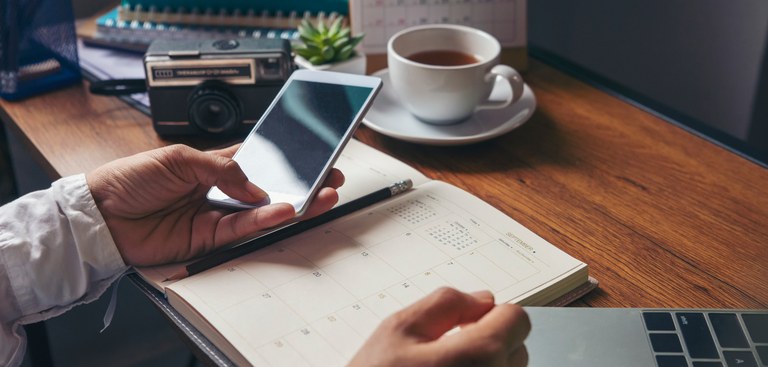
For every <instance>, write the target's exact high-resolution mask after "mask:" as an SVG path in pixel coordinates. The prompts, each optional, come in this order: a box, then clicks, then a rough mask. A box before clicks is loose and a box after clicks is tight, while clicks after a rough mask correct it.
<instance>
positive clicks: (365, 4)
mask: <svg viewBox="0 0 768 367" xmlns="http://www.w3.org/2000/svg"><path fill="white" fill-rule="evenodd" d="M350 19H351V22H352V33H365V38H364V39H363V41H362V48H363V51H364V52H366V53H385V52H386V51H387V41H388V40H389V37H391V36H392V35H393V34H395V33H396V32H398V31H400V30H402V29H405V28H407V27H411V26H415V25H422V24H435V23H451V24H462V25H467V26H470V27H474V28H478V29H482V30H484V31H486V32H488V33H490V34H492V35H493V36H494V37H496V38H497V39H498V40H499V42H500V43H501V45H502V47H524V46H525V45H526V43H527V33H526V30H527V24H526V0H350Z"/></svg>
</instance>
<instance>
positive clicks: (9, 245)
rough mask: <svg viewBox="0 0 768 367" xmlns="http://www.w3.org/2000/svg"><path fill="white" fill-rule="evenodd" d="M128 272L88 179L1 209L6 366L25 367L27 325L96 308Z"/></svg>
mask: <svg viewBox="0 0 768 367" xmlns="http://www.w3.org/2000/svg"><path fill="white" fill-rule="evenodd" d="M127 269H128V267H127V266H126V265H125V263H124V262H123V259H122V258H121V257H120V253H119V252H118V251H117V247H116V246H115V243H114V241H113V240H112V235H111V234H110V233H109V230H108V228H107V225H106V224H105V223H104V219H103V218H102V216H101V213H100V212H99V210H98V208H97V207H96V203H95V202H94V200H93V197H92V196H91V192H90V190H89V188H88V184H87V183H86V181H85V175H77V176H71V177H67V178H63V179H60V180H58V181H56V182H54V183H53V185H52V186H51V188H49V189H47V190H42V191H37V192H33V193H30V194H28V195H25V196H23V197H21V198H19V199H17V200H15V201H13V202H11V203H9V204H6V205H5V206H3V207H0V323H1V325H0V365H10V366H17V365H19V364H21V361H22V359H23V356H24V352H25V349H26V336H25V334H24V329H23V328H22V326H21V325H23V324H29V323H33V322H37V321H41V320H45V319H48V318H51V317H54V316H57V315H60V314H62V313H64V312H66V311H67V310H69V309H71V308H72V307H74V306H76V305H78V304H81V303H87V302H91V301H94V300H96V299H97V298H98V297H99V296H100V295H101V294H102V293H103V292H104V291H105V290H106V289H107V288H108V287H109V285H110V284H111V283H112V282H113V281H114V280H116V279H117V278H118V277H119V276H120V274H121V273H123V272H124V271H125V270H127Z"/></svg>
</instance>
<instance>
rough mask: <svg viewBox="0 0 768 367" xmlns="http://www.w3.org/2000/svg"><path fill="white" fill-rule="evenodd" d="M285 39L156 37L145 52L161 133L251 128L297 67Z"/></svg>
mask: <svg viewBox="0 0 768 367" xmlns="http://www.w3.org/2000/svg"><path fill="white" fill-rule="evenodd" d="M293 69H294V66H293V61H292V59H291V45H290V42H289V41H288V40H283V39H255V38H254V39H250V38H248V39H225V40H208V41H200V40H195V41H188V40H156V41H154V42H153V43H152V44H151V45H150V47H149V49H148V50H147V52H146V54H145V56H144V70H145V72H146V75H147V79H146V85H147V91H148V92H149V103H150V110H151V112H152V123H153V126H154V127H155V130H156V131H157V133H158V134H160V135H196V134H197V135H227V134H237V133H247V132H248V131H250V130H251V128H252V127H253V125H254V124H255V123H256V122H257V121H258V120H259V118H260V117H261V115H262V114H263V113H264V111H265V110H266V109H267V107H268V106H269V104H270V103H271V102H272V100H273V99H274V98H275V96H276V95H277V92H278V91H279V90H280V88H281V87H282V85H283V84H284V83H285V81H286V80H287V79H288V77H289V76H290V75H291V72H292V71H293Z"/></svg>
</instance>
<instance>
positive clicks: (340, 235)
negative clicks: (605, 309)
mask: <svg viewBox="0 0 768 367" xmlns="http://www.w3.org/2000/svg"><path fill="white" fill-rule="evenodd" d="M410 196H411V197H410V198H409V199H408V200H399V201H395V202H392V203H387V204H386V205H384V206H381V207H378V208H374V209H372V210H369V211H367V212H363V213H358V214H356V215H353V216H350V217H348V218H343V219H342V220H339V221H337V222H332V223H330V224H328V225H326V226H323V227H318V228H316V229H313V230H311V231H309V232H306V233H304V234H301V235H299V236H297V237H295V238H292V239H289V240H286V241H283V242H281V243H279V244H278V246H277V247H273V248H268V249H265V250H262V251H260V252H256V253H253V254H250V255H248V256H246V257H244V258H242V259H239V260H237V261H236V262H235V263H234V264H229V265H227V266H226V267H225V266H222V267H220V268H216V269H212V271H210V273H209V274H207V277H234V276H235V275H234V274H235V273H244V274H246V275H247V276H248V277H249V278H251V279H249V280H248V281H247V282H242V281H240V282H238V283H239V284H248V287H249V288H253V287H255V288H257V290H258V291H256V290H253V289H251V292H250V293H248V291H246V290H241V291H233V290H229V291H228V292H234V293H235V294H239V295H240V296H242V298H243V299H238V298H239V296H237V295H233V296H230V297H228V298H229V301H231V304H230V305H229V306H227V307H221V306H220V305H217V304H216V302H217V301H216V300H206V299H205V298H204V297H205V295H210V294H211V293H210V289H208V288H207V287H205V286H203V287H202V288H201V286H200V284H202V283H201V282H200V281H198V282H195V283H193V284H189V285H187V286H186V287H187V288H188V289H189V291H191V292H192V293H195V294H197V295H198V296H199V297H200V298H201V299H203V300H204V302H205V303H206V304H207V305H208V306H209V307H211V308H215V309H217V310H218V311H216V312H219V313H221V314H222V315H225V316H224V318H225V321H226V322H227V324H228V326H229V327H230V328H232V329H233V330H236V331H237V333H238V336H239V337H240V338H241V339H243V340H246V341H247V343H248V345H249V346H250V349H251V352H253V353H256V354H257V355H258V357H259V358H260V359H263V360H265V361H267V363H269V364H270V365H281V364H273V362H270V361H277V360H280V361H291V362H292V363H299V362H301V363H299V364H302V363H306V364H307V365H310V366H311V365H334V364H343V363H344V361H347V360H348V359H349V358H351V357H352V355H351V353H354V350H356V348H350V347H349V346H350V345H353V346H357V347H359V345H361V343H362V341H363V340H364V339H365V338H366V337H367V336H368V335H369V334H370V333H371V332H372V331H373V328H374V327H375V326H376V325H377V324H378V322H379V321H380V320H381V319H383V318H384V317H386V316H387V315H389V314H391V313H392V312H394V311H396V310H399V309H401V308H402V307H404V306H407V305H408V304H410V303H412V302H413V301H415V300H416V299H419V298H421V297H422V296H424V295H426V294H428V293H429V292H431V291H432V290H434V289H436V288H437V287H439V286H453V287H457V288H459V289H462V290H464V291H475V290H481V289H492V290H494V291H500V290H503V289H505V288H508V287H511V286H514V285H515V284H516V283H519V282H520V281H521V279H520V278H518V277H515V276H513V275H512V274H510V273H509V272H508V271H507V270H505V269H504V268H502V267H500V266H498V264H496V263H494V261H493V258H492V257H493V256H499V255H500V254H501V253H502V252H504V251H506V252H508V253H511V254H512V255H511V256H516V255H514V254H513V253H512V252H511V251H510V250H509V249H506V248H505V246H504V245H503V244H501V243H500V242H499V241H498V240H497V238H498V236H499V235H500V234H499V233H497V232H495V230H492V227H490V226H488V225H486V224H485V223H483V222H482V221H481V220H480V219H479V218H475V217H473V216H472V215H471V214H470V213H468V212H464V211H463V210H462V209H461V207H460V206H459V205H458V204H456V203H452V202H450V201H448V200H446V199H444V198H436V197H434V196H432V195H429V194H427V193H425V194H419V193H418V190H417V192H416V193H414V194H413V195H410ZM467 218H470V219H467ZM404 245H405V247H404ZM491 247H493V248H495V249H494V250H487V249H486V248H491ZM319 249H320V250H322V249H325V251H318V250H319ZM484 249H486V250H484ZM409 251H410V253H409ZM411 253H412V255H413V256H408V255H409V254H411ZM398 254H399V255H398ZM403 255H405V256H403ZM506 256H507V257H508V258H509V256H510V255H509V254H507V255H506ZM519 264H523V262H522V261H520V262H519ZM286 265H290V266H293V267H294V269H293V270H291V271H288V272H285V271H281V274H280V275H279V276H276V275H274V274H272V273H271V267H273V266H280V267H284V266H286ZM473 266H474V268H473ZM489 268H491V269H497V270H496V271H495V272H489V271H488V269H489ZM520 268H521V266H516V267H515V270H516V271H518V272H519V271H520ZM529 270H530V271H529V272H528V273H527V274H525V275H526V277H530V276H534V275H535V274H538V273H539V272H540V271H541V269H538V268H537V267H535V266H532V267H531V268H530V269H529ZM482 272H485V273H482ZM485 279H491V280H494V281H491V282H489V281H487V280H485ZM504 279H506V280H504ZM364 282H369V283H372V284H363V283H364ZM213 283H216V284H221V281H220V279H218V280H217V281H216V282H211V284H213ZM321 290H322V291H321ZM324 296H327V298H326V297H324ZM312 301H314V302H315V303H314V304H313V305H312V306H310V307H308V306H307V303H308V302H312ZM263 309H267V310H272V311H274V312H278V313H279V314H280V315H281V317H280V319H281V320H283V322H282V324H281V325H279V327H276V326H275V325H272V327H271V329H272V330H269V331H274V333H273V334H274V335H271V336H267V335H268V332H267V330H264V331H262V332H260V333H257V334H256V336H254V333H252V332H251V333H249V332H248V331H243V332H241V331H239V330H240V329H242V328H243V322H242V320H241V318H240V317H235V316H233V317H231V318H229V319H227V316H226V315H228V314H229V313H231V315H241V314H242V310H250V311H246V312H250V313H258V312H259V310H263ZM354 312H358V313H361V314H359V315H354ZM362 313H365V314H362ZM360 317H364V318H368V320H365V321H364V324H365V325H366V327H362V326H358V325H356V321H359V320H358V319H359V318H360ZM257 318H258V317H257ZM258 319H259V320H262V319H263V318H258ZM331 319H333V320H335V321H332V322H333V323H335V324H329V325H325V326H327V328H326V329H325V332H326V334H329V333H330V334H333V333H334V330H336V329H338V330H344V331H343V332H344V333H346V334H347V335H344V336H341V337H339V336H338V335H336V337H338V338H340V339H344V343H339V342H337V341H335V340H333V339H335V338H327V337H324V336H323V334H322V333H321V332H320V331H319V329H318V327H319V326H320V325H323V324H324V323H326V322H331V321H329V320H331ZM285 320H288V321H285ZM262 321H264V322H266V323H267V324H268V325H271V324H270V321H269V320H267V319H264V320H262ZM339 322H340V323H339ZM265 326H266V325H265ZM325 326H324V327H325ZM253 327H257V325H253ZM275 330H277V331H275ZM330 334H329V335H330ZM337 334H338V333H337ZM310 338H312V340H313V341H312V343H309V342H306V343H305V342H303V341H306V340H308V339H310ZM315 339H317V340H315ZM308 345H311V346H313V347H312V348H311V349H312V350H304V349H303V348H305V347H306V346H308ZM318 346H320V347H322V348H324V351H322V352H320V351H318V350H316V349H315V348H319V347H318ZM345 346H347V347H345ZM289 349H290V351H289ZM286 353H292V354H291V356H286V355H285V354H286ZM293 354H296V355H293ZM315 354H318V355H315ZM310 356H311V358H310ZM316 358H321V360H317V359H316ZM337 362H338V363H337Z"/></svg>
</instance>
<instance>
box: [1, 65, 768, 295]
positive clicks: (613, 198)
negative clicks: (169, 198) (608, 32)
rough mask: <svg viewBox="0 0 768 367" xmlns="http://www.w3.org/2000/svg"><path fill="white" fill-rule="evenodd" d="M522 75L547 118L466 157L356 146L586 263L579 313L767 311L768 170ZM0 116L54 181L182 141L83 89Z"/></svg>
mask: <svg viewBox="0 0 768 367" xmlns="http://www.w3.org/2000/svg"><path fill="white" fill-rule="evenodd" d="M523 76H524V78H525V80H526V82H527V83H528V84H529V85H530V86H531V88H532V89H533V91H534V93H535V94H536V97H537V99H538V109H537V111H536V113H535V114H534V116H533V118H532V119H531V120H530V121H529V122H527V123H526V124H525V125H523V126H522V127H521V128H519V129H517V130H515V131H513V132H511V133H509V134H507V135H505V136H502V137H499V138H496V139H494V140H491V141H487V142H483V143H479V144H476V145H471V146H463V147H430V146H421V145H415V144H411V143H405V142H401V141H397V140H393V139H391V138H388V137H385V136H382V135H379V134H378V133H375V132H374V131H372V130H370V129H368V128H365V127H362V128H361V129H360V131H359V132H358V134H357V137H358V138H359V139H360V140H362V141H364V142H366V143H368V144H371V145H373V146H375V147H377V148H379V149H381V150H382V151H384V152H386V153H388V154H391V155H393V156H395V157H397V158H399V159H401V160H403V161H405V162H407V163H409V164H411V165H413V166H414V167H417V168H418V169H420V170H422V171H423V172H424V173H426V174H427V175H428V176H431V177H433V178H438V179H441V180H444V181H448V182H451V183H453V184H455V185H456V186H459V187H462V188H464V189H466V190H468V191H470V192H473V193H475V194H476V195H477V196H479V197H481V198H482V199H484V200H485V201H487V202H489V203H490V204H492V205H494V206H495V207H497V208H499V209H500V210H502V211H503V212H505V213H507V214H508V215H510V216H512V217H513V218H515V219H516V220H518V221H519V222H521V223H522V224H523V225H525V226H527V227H528V228H530V229H531V230H533V231H534V232H536V233H538V234H539V235H540V236H542V237H544V238H545V239H547V240H548V241H550V242H551V243H553V244H555V245H557V246H559V247H561V248H563V249H564V250H565V251H567V252H568V253H570V254H572V255H574V256H575V257H577V258H579V259H581V260H583V261H585V262H587V263H588V264H589V265H590V267H591V274H592V275H593V276H594V277H595V278H597V279H598V280H599V281H600V288H599V289H598V290H596V291H594V292H592V293H591V294H590V295H588V296H587V297H585V298H584V299H583V300H581V301H580V302H579V303H577V304H580V305H585V306H596V307H729V308H730V307H734V308H740V307H743V308H768V170H766V169H764V168H761V167H759V166H758V165H756V164H754V163H751V162H749V161H747V160H745V159H742V158H740V157H739V156H737V155H735V154H733V153H730V152H729V151H726V150H725V149H722V148H720V147H718V146H716V145H714V144H712V143H709V142H707V141H706V140H704V139H701V138H699V137H697V136H694V135H692V134H690V133H688V132H686V131H684V130H682V129H681V128H678V127H676V126H674V125H671V124H669V123H667V122H665V121H663V120H660V119H659V118H656V117H654V116H653V115H651V114H649V113H646V112H644V111H642V110H640V109H638V108H635V107H633V106H631V105H629V104H627V103H626V102H623V101H621V100H619V99H617V98H615V97H612V96H610V95H608V94H606V93H604V92H601V91H599V90H597V89H595V88H592V87H590V86H588V85H586V84H584V83H582V82H579V81H577V80H575V79H573V78H570V77H568V76H566V75H564V74H562V73H560V72H558V71H556V70H554V69H552V68H550V67H548V66H545V65H542V64H541V63H538V62H531V64H530V66H529V70H528V71H527V72H526V73H525V74H524V75H523ZM0 108H1V110H0V116H1V117H2V120H3V122H4V123H5V124H6V126H7V127H8V128H10V129H11V130H13V131H15V132H16V134H15V135H18V136H22V137H24V139H26V142H25V144H26V145H27V148H28V150H29V152H30V154H32V155H33V156H34V157H35V158H36V159H37V161H39V162H40V164H41V165H42V166H43V167H44V168H45V169H46V170H47V171H48V173H49V174H50V175H51V178H53V179H55V178H58V177H61V176H66V175H71V174H75V173H79V172H84V171H88V170H91V169H93V168H95V167H97V166H98V165H100V164H102V163H104V162H107V161H109V160H112V159H115V158H118V157H122V156H125V155H130V154H134V153H137V152H140V151H143V150H147V149H152V148H156V147H160V146H164V145H167V144H171V143H174V141H167V140H162V139H160V138H158V136H157V135H156V134H155V132H154V130H153V129H152V126H151V122H150V119H149V118H148V117H147V116H145V115H143V114H141V113H139V112H137V111H135V110H133V109H132V108H130V107H128V106H127V105H126V104H124V103H123V102H121V101H119V100H117V99H116V98H110V97H97V96H92V95H90V94H89V93H88V91H87V88H86V86H85V85H81V86H76V87H72V88H69V89H66V90H61V91H57V92H54V93H50V94H46V95H44V96H39V97H36V98H32V99H29V100H26V101H24V102H22V103H10V102H6V101H1V102H0ZM189 143H190V144H191V145H193V146H196V147H199V148H207V147H210V146H214V145H218V144H222V143H223V142H221V141H215V142H203V141H202V140H199V139H198V140H193V141H189Z"/></svg>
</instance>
